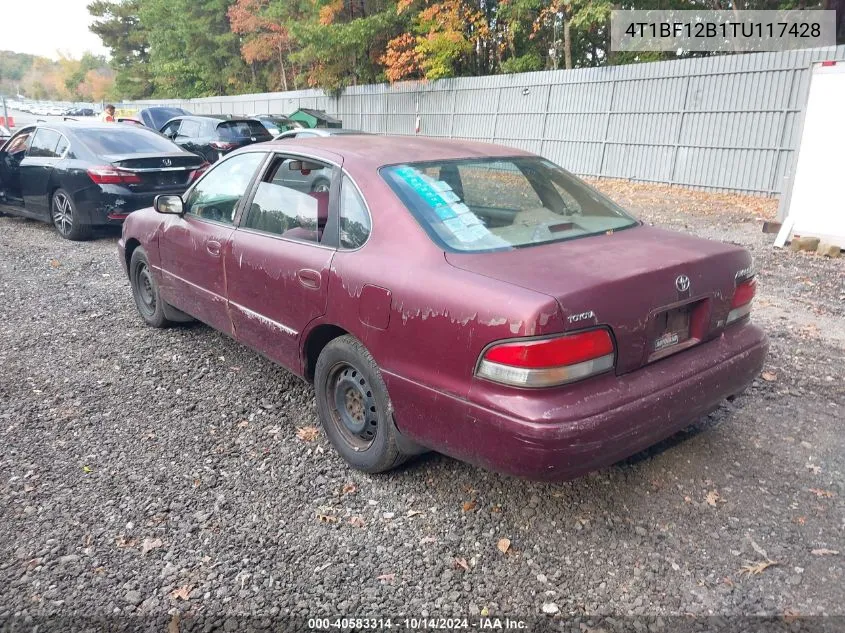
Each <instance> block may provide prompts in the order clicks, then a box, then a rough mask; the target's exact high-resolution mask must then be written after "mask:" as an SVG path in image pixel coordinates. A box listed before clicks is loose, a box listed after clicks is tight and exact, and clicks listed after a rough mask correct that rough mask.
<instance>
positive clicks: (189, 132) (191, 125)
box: [179, 119, 200, 138]
mask: <svg viewBox="0 0 845 633" xmlns="http://www.w3.org/2000/svg"><path fill="white" fill-rule="evenodd" d="M199 135H200V124H199V121H192V120H190V119H183V120H182V125H180V126H179V136H187V137H188V138H195V137H197V136H199Z"/></svg>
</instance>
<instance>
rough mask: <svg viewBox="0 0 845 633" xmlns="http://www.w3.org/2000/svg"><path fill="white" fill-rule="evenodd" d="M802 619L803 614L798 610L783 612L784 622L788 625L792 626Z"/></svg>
mask: <svg viewBox="0 0 845 633" xmlns="http://www.w3.org/2000/svg"><path fill="white" fill-rule="evenodd" d="M800 617H801V612H800V611H798V609H785V610H784V612H783V621H784V622H786V623H787V624H792V623H793V622H795V621H796V620H797V619H798V618H800Z"/></svg>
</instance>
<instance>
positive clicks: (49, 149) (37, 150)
mask: <svg viewBox="0 0 845 633" xmlns="http://www.w3.org/2000/svg"><path fill="white" fill-rule="evenodd" d="M61 138H62V135H61V134H59V133H58V132H54V131H53V130H45V129H44V128H40V129H38V130H37V131H36V132H35V138H33V139H32V144H31V145H30V146H29V152H28V153H27V156H33V157H38V158H58V157H59V154H58V153H56V146H58V144H59V140H60V139H61Z"/></svg>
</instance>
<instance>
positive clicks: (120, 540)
mask: <svg viewBox="0 0 845 633" xmlns="http://www.w3.org/2000/svg"><path fill="white" fill-rule="evenodd" d="M136 543H138V540H137V539H134V538H130V539H128V538H126V536H125V535H123V534H121V535H120V536H118V537H117V538H116V539H114V544H115V545H117V546H118V547H135V545H136Z"/></svg>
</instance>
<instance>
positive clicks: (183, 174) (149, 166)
mask: <svg viewBox="0 0 845 633" xmlns="http://www.w3.org/2000/svg"><path fill="white" fill-rule="evenodd" d="M103 158H104V159H105V160H107V161H108V162H110V163H111V164H112V165H114V166H115V167H118V168H120V169H123V170H126V171H129V172H132V173H133V174H135V175H136V176H137V177H138V179H139V180H140V182H138V183H135V184H131V185H129V188H130V189H131V190H133V191H137V192H144V191H159V190H161V191H169V190H173V189H178V188H186V187H187V186H188V185H189V184H190V183H191V181H192V180H193V177H194V172H195V171H196V170H197V169H199V168H200V167H202V165H203V163H204V162H205V161H204V160H203V159H202V158H201V157H200V156H197V155H195V154H189V153H187V152H172V153H167V154H160V153H159V154H125V155H106V156H103Z"/></svg>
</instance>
